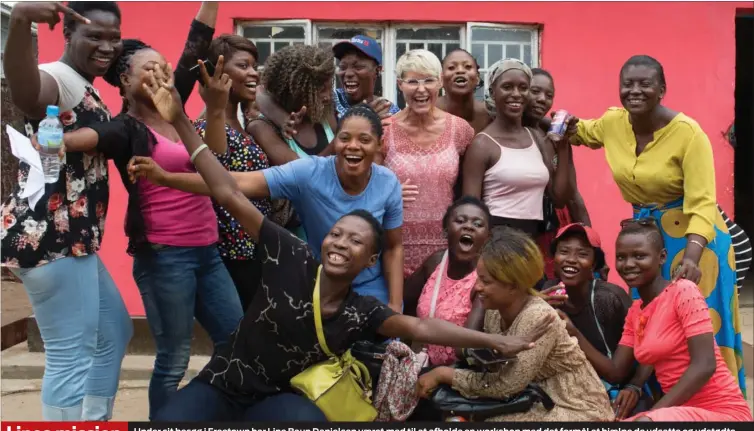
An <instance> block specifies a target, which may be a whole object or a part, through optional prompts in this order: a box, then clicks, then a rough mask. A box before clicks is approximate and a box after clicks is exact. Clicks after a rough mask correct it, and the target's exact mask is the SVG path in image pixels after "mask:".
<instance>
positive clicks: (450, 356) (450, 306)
mask: <svg viewBox="0 0 754 431" xmlns="http://www.w3.org/2000/svg"><path fill="white" fill-rule="evenodd" d="M442 221H443V223H442V224H443V229H444V231H445V235H446V236H447V238H448V248H447V249H446V250H440V251H438V252H437V253H434V254H433V255H432V256H430V257H429V258H428V259H427V260H426V261H425V262H424V264H422V266H420V267H419V269H417V270H416V272H414V273H413V274H412V275H411V276H410V277H409V278H408V279H407V280H406V285H405V287H404V291H405V294H404V298H405V310H404V311H405V313H406V314H408V315H416V316H417V317H420V318H422V319H424V318H428V317H433V318H437V319H443V320H447V321H448V322H452V323H455V324H456V325H458V326H463V325H464V323H465V322H466V319H467V318H468V315H469V312H470V311H471V304H472V303H473V301H474V297H475V294H474V284H475V283H476V278H477V275H476V264H477V260H478V259H479V253H480V252H481V250H482V247H483V246H484V243H485V242H486V241H487V239H488V238H489V235H490V210H489V209H487V205H485V204H484V203H483V202H482V201H480V200H479V199H476V198H473V197H470V196H465V197H463V198H461V199H459V200H457V201H455V202H454V203H453V205H451V206H450V207H449V208H448V210H447V211H446V212H445V217H443V219H442ZM433 301H434V304H433ZM427 353H428V355H429V362H430V364H431V365H450V364H452V363H453V362H455V361H456V359H457V358H456V353H455V351H454V350H453V348H452V347H449V346H436V345H430V346H427Z"/></svg>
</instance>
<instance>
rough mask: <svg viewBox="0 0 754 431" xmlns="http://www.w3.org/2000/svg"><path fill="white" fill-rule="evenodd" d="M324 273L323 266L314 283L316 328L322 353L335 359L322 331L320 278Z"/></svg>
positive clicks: (313, 305) (313, 299)
mask: <svg viewBox="0 0 754 431" xmlns="http://www.w3.org/2000/svg"><path fill="white" fill-rule="evenodd" d="M321 273H322V265H320V266H319V268H317V281H316V282H315V283H314V297H313V298H312V302H313V304H312V308H314V326H315V327H316V329H317V341H319V345H320V346H321V347H322V351H323V352H325V354H326V355H327V356H330V357H334V356H335V355H333V354H332V352H331V351H330V349H329V348H328V347H327V341H326V340H325V331H324V329H322V310H321V309H320V307H319V276H320V274H321Z"/></svg>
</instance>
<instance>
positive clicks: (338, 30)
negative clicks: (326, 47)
mask: <svg viewBox="0 0 754 431" xmlns="http://www.w3.org/2000/svg"><path fill="white" fill-rule="evenodd" d="M360 34H363V35H365V36H368V37H371V38H372V39H374V40H376V41H377V42H378V43H380V44H382V29H379V28H367V27H318V28H317V38H318V40H319V41H320V42H324V41H328V42H332V43H333V45H334V44H335V43H338V42H340V41H343V40H348V39H350V38H352V37H354V36H357V35H360Z"/></svg>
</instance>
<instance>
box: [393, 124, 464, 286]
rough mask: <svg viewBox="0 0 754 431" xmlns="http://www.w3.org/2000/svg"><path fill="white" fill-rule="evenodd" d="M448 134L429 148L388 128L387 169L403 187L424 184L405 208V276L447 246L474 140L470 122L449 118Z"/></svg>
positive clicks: (395, 127)
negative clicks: (448, 224)
mask: <svg viewBox="0 0 754 431" xmlns="http://www.w3.org/2000/svg"><path fill="white" fill-rule="evenodd" d="M446 115H447V117H446V120H445V130H444V131H443V133H442V134H441V135H440V137H439V138H438V139H437V141H436V142H435V143H434V144H433V145H431V146H429V147H427V148H423V147H420V146H418V145H416V144H415V143H414V142H413V141H412V140H411V138H410V137H409V136H408V134H407V133H406V132H405V131H404V130H403V129H402V128H401V127H400V126H398V125H397V124H395V123H393V122H391V123H390V124H389V125H388V126H386V127H385V137H384V140H383V145H382V152H383V155H384V156H385V162H384V164H385V166H386V167H387V168H388V169H390V170H392V171H393V172H395V174H396V175H397V176H398V179H399V180H400V182H401V184H403V183H405V182H406V181H407V180H410V181H411V184H415V185H417V186H419V194H418V196H417V197H416V200H415V201H414V202H409V203H406V204H404V209H403V253H404V263H403V273H404V275H405V276H409V275H411V274H412V273H413V272H414V271H416V269H417V268H419V267H420V266H421V265H422V264H423V263H424V261H425V260H426V259H427V257H429V256H430V255H431V254H432V253H435V252H436V251H437V250H440V249H442V248H444V247H446V246H447V241H446V240H445V237H444V236H443V229H442V217H443V215H445V211H446V210H447V209H448V207H449V206H450V204H452V203H453V186H454V185H455V183H456V179H457V178H458V171H459V166H460V160H461V156H463V154H464V153H465V152H466V148H467V147H468V146H469V144H471V140H472V139H474V129H473V128H472V127H471V126H470V125H469V123H467V122H466V120H464V119H462V118H459V117H456V116H455V115H451V114H446Z"/></svg>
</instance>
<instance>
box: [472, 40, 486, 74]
mask: <svg viewBox="0 0 754 431" xmlns="http://www.w3.org/2000/svg"><path fill="white" fill-rule="evenodd" d="M471 55H472V56H473V57H474V58H476V62H477V63H479V66H481V67H482V68H483V69H484V68H486V67H487V66H489V64H487V62H486V61H485V55H484V45H483V44H481V43H472V44H471Z"/></svg>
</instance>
